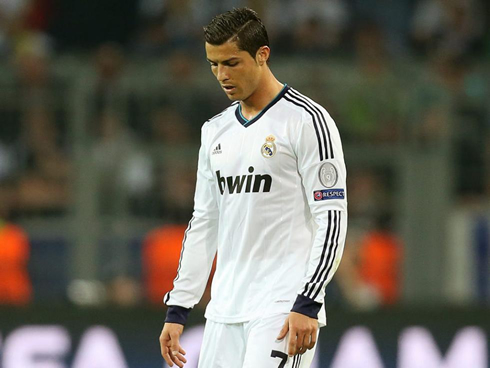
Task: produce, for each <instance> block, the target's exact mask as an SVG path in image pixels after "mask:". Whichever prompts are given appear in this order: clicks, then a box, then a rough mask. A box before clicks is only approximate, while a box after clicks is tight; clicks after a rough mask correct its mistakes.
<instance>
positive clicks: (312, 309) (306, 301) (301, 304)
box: [291, 295, 322, 319]
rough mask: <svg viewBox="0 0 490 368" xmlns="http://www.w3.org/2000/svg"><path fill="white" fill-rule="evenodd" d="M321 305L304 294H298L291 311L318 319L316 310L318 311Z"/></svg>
mask: <svg viewBox="0 0 490 368" xmlns="http://www.w3.org/2000/svg"><path fill="white" fill-rule="evenodd" d="M321 307H322V304H321V303H318V302H315V301H314V300H313V299H310V298H307V297H306V296H303V295H298V297H297V298H296V301H295V302H294V305H293V308H292V309H291V311H292V312H296V313H300V314H304V315H305V316H308V317H310V318H315V319H318V312H320V309H321Z"/></svg>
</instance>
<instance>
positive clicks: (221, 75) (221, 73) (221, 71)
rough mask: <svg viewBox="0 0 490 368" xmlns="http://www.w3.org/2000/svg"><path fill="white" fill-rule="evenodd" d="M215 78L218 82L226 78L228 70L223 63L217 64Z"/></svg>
mask: <svg viewBox="0 0 490 368" xmlns="http://www.w3.org/2000/svg"><path fill="white" fill-rule="evenodd" d="M216 78H217V79H218V81H220V82H224V81H226V80H227V79H228V72H227V68H226V66H225V65H218V70H217V71H216Z"/></svg>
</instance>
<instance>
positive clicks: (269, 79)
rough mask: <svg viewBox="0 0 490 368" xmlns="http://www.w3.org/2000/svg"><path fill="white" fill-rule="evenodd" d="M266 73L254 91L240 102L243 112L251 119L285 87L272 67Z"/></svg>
mask: <svg viewBox="0 0 490 368" xmlns="http://www.w3.org/2000/svg"><path fill="white" fill-rule="evenodd" d="M264 73H265V75H264V77H263V78H262V81H261V83H259V85H258V86H257V88H256V90H255V91H254V93H252V95H251V96H249V97H248V98H247V99H245V100H242V101H241V102H240V104H241V105H242V114H243V115H244V116H245V118H247V119H249V120H250V119H252V118H253V117H254V116H255V115H257V114H258V113H259V112H260V111H262V110H263V109H264V108H265V107H266V106H267V105H268V104H269V103H270V102H271V101H272V100H273V99H274V98H275V97H276V96H277V95H278V94H279V92H281V90H282V89H283V88H284V85H283V84H282V83H281V82H279V81H278V80H277V79H276V77H275V76H274V75H273V74H272V72H271V71H270V69H267V70H266V71H265V72H264Z"/></svg>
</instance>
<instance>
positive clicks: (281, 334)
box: [277, 317, 289, 340]
mask: <svg viewBox="0 0 490 368" xmlns="http://www.w3.org/2000/svg"><path fill="white" fill-rule="evenodd" d="M288 331H289V317H288V318H286V321H285V322H284V326H283V327H282V329H281V332H279V335H278V336H277V340H282V339H284V338H285V337H286V335H287V334H288Z"/></svg>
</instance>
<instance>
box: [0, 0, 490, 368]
mask: <svg viewBox="0 0 490 368" xmlns="http://www.w3.org/2000/svg"><path fill="white" fill-rule="evenodd" d="M239 6H249V7H252V8H254V9H256V10H257V11H258V12H259V14H260V15H261V17H262V18H263V19H264V21H265V23H266V25H267V27H268V29H269V33H270V38H271V44H272V60H271V66H272V69H273V71H274V72H275V73H276V75H277V76H278V78H279V79H280V80H281V81H283V82H287V83H288V84H289V85H291V86H293V87H294V88H296V89H298V90H300V91H301V92H303V93H305V94H307V95H309V96H311V97H312V98H314V99H316V100H317V101H318V102H320V103H321V104H322V105H324V106H325V107H326V108H327V110H328V111H329V112H330V114H331V115H332V117H333V118H334V119H335V121H336V122H337V125H338V127H339V129H340V132H341V135H342V138H343V142H344V151H345V158H346V162H347V165H348V166H347V167H348V189H349V209H350V226H349V234H348V240H347V244H346V251H345V256H344V259H343V261H342V265H341V268H340V269H339V271H338V274H337V275H336V277H335V280H334V282H332V283H331V284H330V285H329V286H328V288H327V299H326V304H327V306H328V315H329V326H328V327H327V328H325V329H323V330H322V333H321V337H320V347H319V349H318V354H317V355H318V357H317V361H316V363H315V364H316V365H315V366H316V367H333V368H357V367H359V368H361V367H362V368H390V367H393V368H395V367H396V368H467V367H470V368H484V367H489V366H490V365H489V361H490V360H489V356H490V354H489V344H488V336H490V283H489V278H490V250H489V249H490V246H489V244H490V202H489V195H490V171H489V168H490V134H489V131H490V91H489V89H490V83H489V82H490V68H489V67H490V31H489V21H490V19H489V18H490V16H489V14H490V3H489V2H488V1H487V0H391V1H388V0H268V1H265V0H262V1H258V0H255V1H254V0H250V1H245V0H201V1H200V0H123V1H117V0H83V1H82V0H1V1H0V65H1V67H0V367H2V368H36V367H39V368H41V367H42V368H150V367H162V364H163V363H162V360H161V358H160V353H159V347H158V340H157V339H158V335H159V333H160V330H161V327H162V324H163V320H164V315H165V310H164V307H163V305H162V303H161V298H162V295H163V294H164V292H166V291H168V289H169V288H170V287H171V282H172V279H173V277H174V275H175V272H176V267H177V262H178V256H179V251H180V242H181V238H182V234H183V231H184V229H185V227H186V223H187V221H188V219H189V218H190V216H191V211H192V204H193V191H194V181H195V170H196V161H197V151H198V148H199V134H200V126H201V125H202V123H203V122H204V121H206V120H207V119H208V118H210V117H211V116H213V115H215V114H216V113H218V112H219V111H221V110H222V109H223V108H225V107H226V106H227V105H228V101H227V99H226V97H225V96H224V95H223V93H222V91H221V90H220V89H219V86H218V84H217V83H216V81H215V80H214V77H213V76H212V74H211V72H210V71H209V70H208V69H209V68H208V65H207V63H206V61H205V55H204V48H203V44H202V40H201V29H202V26H203V25H205V24H207V23H208V21H209V20H210V19H211V18H212V16H213V15H215V14H217V13H219V12H221V11H225V10H228V9H230V8H232V7H239ZM207 298H208V292H207V293H206V296H205V297H204V300H203V302H202V303H201V304H200V305H199V306H197V307H196V311H194V313H193V314H192V319H191V321H190V322H189V326H188V327H187V332H186V337H185V339H186V340H187V342H186V346H185V347H186V348H187V350H188V351H189V355H191V356H192V355H195V354H197V352H198V349H199V338H200V333H201V327H200V326H201V324H202V323H203V317H202V314H203V309H202V308H203V307H204V305H205V302H206V300H207ZM190 360H191V362H190V363H189V365H188V366H189V367H195V361H196V359H195V357H191V358H190Z"/></svg>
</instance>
